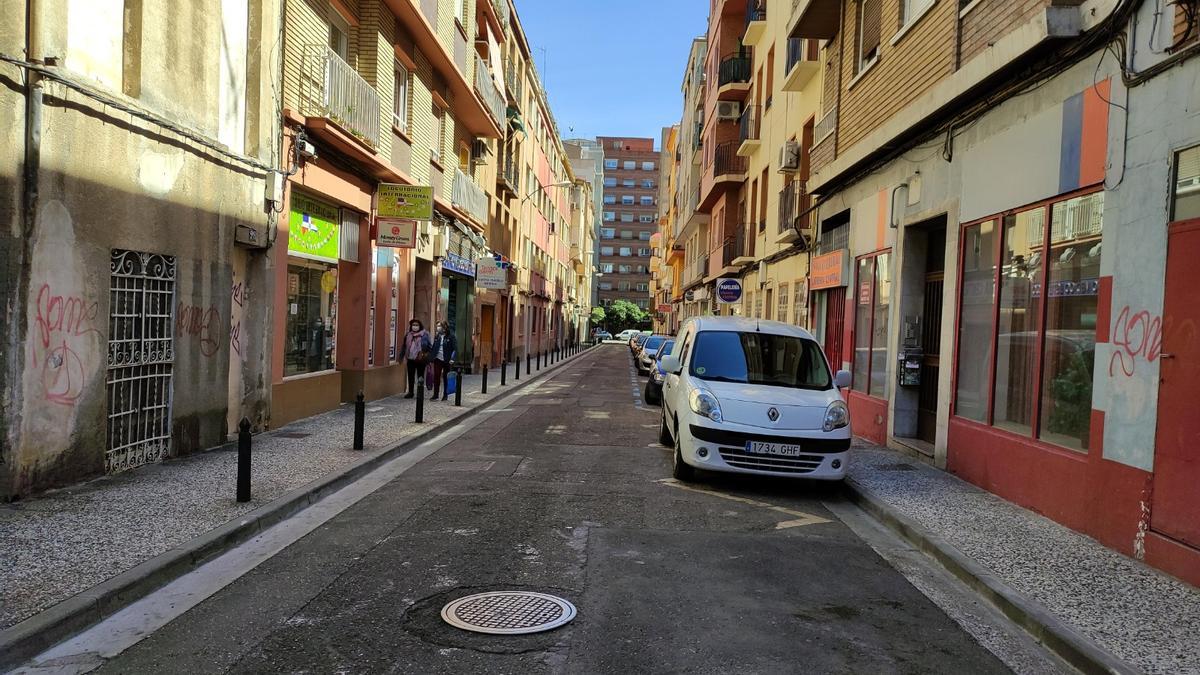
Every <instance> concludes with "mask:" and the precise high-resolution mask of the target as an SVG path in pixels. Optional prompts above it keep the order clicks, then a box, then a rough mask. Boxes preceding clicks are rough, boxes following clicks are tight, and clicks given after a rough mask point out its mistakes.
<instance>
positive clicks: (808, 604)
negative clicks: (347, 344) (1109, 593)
mask: <svg viewBox="0 0 1200 675" xmlns="http://www.w3.org/2000/svg"><path fill="white" fill-rule="evenodd" d="M633 377H634V376H633V375H632V368H631V367H630V365H629V358H628V354H627V350H626V349H625V348H624V347H621V346H605V347H603V348H601V349H598V350H596V351H595V352H593V353H590V354H587V355H585V356H584V357H582V358H581V359H580V360H579V361H578V362H576V363H574V364H570V365H569V366H568V367H566V368H564V369H563V370H562V371H561V372H559V373H558V374H556V375H555V376H554V377H551V378H548V379H547V380H546V381H544V382H541V383H539V384H538V385H537V386H535V387H531V388H530V389H528V390H526V392H524V394H523V396H521V397H520V398H516V399H515V401H516V402H515V403H510V402H506V401H505V400H501V402H500V403H499V404H497V405H498V406H506V407H496V408H495V409H494V410H493V412H491V413H490V414H484V415H482V416H480V418H479V419H481V420H482V421H481V422H478V423H477V424H475V425H474V426H473V427H472V428H470V429H469V430H467V431H466V432H465V433H462V434H461V435H459V436H458V437H457V438H456V439H455V440H453V441H452V442H450V443H448V444H445V445H444V446H443V447H441V448H440V449H438V450H436V451H434V452H432V454H430V455H429V456H428V457H427V458H425V459H424V460H422V461H420V462H419V463H416V464H415V465H413V466H412V467H411V468H410V469H408V470H407V471H405V472H403V473H401V474H400V475H399V476H398V477H396V478H395V479H393V480H390V481H389V482H387V483H385V484H383V485H382V487H380V488H379V489H377V490H374V491H373V492H371V493H370V494H367V495H366V496H365V497H363V498H362V499H361V500H360V501H358V502H357V503H356V504H354V505H353V506H351V507H349V508H347V509H345V510H344V511H342V512H341V513H339V514H337V515H336V516H334V517H333V518H331V519H329V520H328V521H326V522H324V524H322V525H320V526H319V527H318V528H316V529H315V530H313V531H312V532H311V533H309V534H307V536H304V537H303V538H301V539H299V540H298V541H296V542H295V543H294V544H292V545H290V546H287V547H286V548H284V549H283V550H282V551H281V552H279V553H278V554H277V555H274V556H272V557H270V558H269V559H267V560H266V561H265V562H262V564H259V565H258V566H257V567H255V568H254V569H252V570H251V571H249V572H248V573H246V574H244V575H243V576H241V577H240V578H238V579H237V580H236V581H234V582H233V583H231V584H229V585H227V586H225V587H224V588H223V589H221V590H220V591H219V592H216V593H215V594H214V595H212V596H211V597H209V598H208V599H207V600H205V601H203V602H201V603H200V604H198V605H197V606H196V607H194V608H193V609H192V610H190V611H188V612H186V613H184V614H183V615H182V616H179V617H178V618H175V619H174V620H173V621H170V622H169V623H167V624H166V625H165V626H163V627H161V628H160V629H158V630H156V631H155V632H153V634H151V635H149V636H148V637H146V638H145V639H143V640H141V641H140V642H137V643H136V644H135V645H133V646H132V647H130V648H129V649H127V650H125V651H124V652H123V653H121V654H119V655H117V656H116V658H113V659H111V660H108V661H107V662H106V663H105V664H104V666H103V668H102V669H101V671H100V672H114V673H117V672H122V673H126V672H158V673H163V672H180V673H182V672H188V673H202V672H204V673H207V672H238V673H252V672H403V673H433V672H455V673H462V672H491V673H501V672H505V673H536V672H573V673H631V672H714V673H715V672H739V673H779V672H885V673H892V672H912V673H915V672H944V673H963V672H972V673H987V672H1006V671H1007V669H1006V668H1005V666H1004V665H1003V664H1002V663H1001V662H1000V661H999V660H998V659H997V658H996V657H994V656H993V655H992V654H991V653H989V652H988V651H987V650H985V649H984V648H982V647H981V646H980V645H979V644H978V643H977V642H976V641H975V639H974V638H972V637H971V636H970V635H969V634H967V633H966V632H965V631H964V630H962V629H961V628H960V627H959V626H958V625H957V624H956V623H955V622H954V621H952V620H951V619H950V618H949V617H948V616H947V615H946V614H944V613H943V612H942V610H940V609H939V608H938V607H937V606H936V605H934V604H933V603H932V602H931V601H930V600H929V599H927V598H926V597H925V596H924V595H922V593H921V592H919V591H918V590H917V589H916V588H915V587H914V586H913V585H911V584H910V583H909V581H907V580H906V579H905V577H904V576H902V575H901V574H900V573H899V572H897V571H896V570H895V569H893V567H892V566H891V565H889V563H888V562H886V561H885V560H884V559H883V558H881V557H880V556H879V555H878V554H877V553H876V552H875V551H874V550H873V549H872V548H871V546H870V545H868V543H867V542H865V541H863V540H862V539H860V538H859V537H858V536H857V535H856V534H855V533H854V532H853V531H852V530H851V529H850V528H849V527H847V525H845V524H843V522H841V520H839V517H838V516H837V515H835V513H834V510H837V511H841V510H842V509H845V508H848V505H847V504H846V503H845V500H844V499H843V498H842V497H841V496H840V495H841V493H840V489H838V488H837V487H833V486H824V485H812V484H806V483H798V482H790V481H764V480H738V479H729V478H718V477H705V480H704V481H702V482H700V483H697V484H695V485H688V486H684V485H681V484H677V483H674V482H673V481H671V480H669V476H670V457H669V454H668V452H667V451H666V450H665V449H664V448H662V447H661V446H659V445H657V444H656V443H655V440H656V438H655V433H656V430H657V422H658V417H657V415H658V409H657V408H654V407H651V406H644V405H643V404H642V403H641V402H640V397H639V396H638V395H637V393H636V392H635V391H634V390H633V385H632V384H631V380H632V379H633ZM511 400H514V399H510V401H511ZM401 459H403V458H401ZM352 487H353V486H352ZM827 504H828V505H829V506H831V507H833V506H836V507H837V508H836V509H831V508H827V506H826V505H827ZM314 508H315V507H314ZM849 508H852V507H849ZM237 554H238V550H235V551H233V552H231V553H230V554H228V555H233V556H236V555H237ZM500 589H528V590H534V591H541V592H546V593H551V594H555V595H559V596H562V597H565V598H567V599H568V600H570V601H571V602H573V603H574V604H575V605H576V606H577V607H578V616H577V617H576V618H575V620H574V621H573V622H572V623H570V624H568V625H567V626H565V627H562V628H559V629H557V630H554V631H551V632H547V633H541V634H534V635H528V636H483V635H477V634H472V633H467V632H464V631H461V630H459V629H456V628H453V627H450V626H448V625H446V624H445V623H443V621H442V620H441V618H440V614H439V613H440V611H441V608H442V607H443V605H445V604H446V603H447V602H449V601H450V600H453V599H456V598H458V597H461V596H464V595H467V594H470V593H473V592H478V591H484V590H500ZM117 618H119V617H117ZM100 628H103V624H102V625H101V627H100ZM151 630H152V628H151ZM93 634H95V633H93ZM47 665H49V664H47Z"/></svg>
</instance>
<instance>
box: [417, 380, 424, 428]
mask: <svg viewBox="0 0 1200 675" xmlns="http://www.w3.org/2000/svg"><path fill="white" fill-rule="evenodd" d="M423 377H424V376H422V378H423ZM416 421H417V422H424V421H425V382H424V379H422V381H420V382H418V383H417V420H416Z"/></svg>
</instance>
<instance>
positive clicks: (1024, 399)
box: [954, 192, 1104, 450]
mask: <svg viewBox="0 0 1200 675" xmlns="http://www.w3.org/2000/svg"><path fill="white" fill-rule="evenodd" d="M1103 210H1104V193H1103V192H1095V193H1091V194H1087V195H1082V196H1076V197H1072V198H1070V199H1065V200H1060V201H1058V202H1055V203H1052V204H1049V205H1043V206H1038V207H1035V208H1032V209H1026V210H1024V211H1020V212H1017V213H1013V214H1008V215H1005V216H1003V218H1001V219H1000V220H999V221H997V220H995V219H993V220H987V221H984V222H981V223H978V224H973V225H969V226H967V227H965V228H963V236H962V246H963V251H962V260H963V263H962V277H961V281H960V283H961V287H960V290H959V294H960V298H961V300H960V307H959V317H960V319H959V335H958V340H959V344H958V354H957V363H958V375H957V378H956V380H957V382H956V387H955V402H954V412H955V414H956V415H957V416H959V417H964V418H967V419H972V420H975V421H978V422H982V423H985V424H991V425H993V426H996V427H999V428H1002V429H1006V430H1008V431H1012V432H1014V433H1019V434H1021V435H1025V436H1034V437H1037V438H1040V439H1042V440H1044V441H1047V442H1050V443H1053V444H1055V445H1059V446H1063V447H1067V448H1072V449H1075V450H1086V449H1087V447H1088V435H1089V433H1090V428H1091V408H1092V377H1093V371H1094V366H1095V343H1096V327H1097V326H1096V321H1097V314H1098V310H1099V288H1100V281H1099V279H1100V259H1101V236H1102V234H1103ZM997 222H999V223H1000V227H999V229H998V230H997V228H996V224H997ZM997 249H999V250H998V251H997ZM997 285H998V286H999V292H998V293H996V292H995V289H996V287H997ZM994 297H998V300H999V306H998V307H997V306H996V305H995V300H994V299H993V298H994ZM993 349H994V351H995V355H994V357H993V354H992V352H993ZM989 378H992V381H993V382H994V384H993V385H992V386H991V388H990V389H989V387H988V379H989ZM989 393H990V395H991V408H990V415H989V414H988V412H989V409H988V394H989Z"/></svg>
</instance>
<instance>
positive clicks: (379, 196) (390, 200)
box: [375, 183, 433, 220]
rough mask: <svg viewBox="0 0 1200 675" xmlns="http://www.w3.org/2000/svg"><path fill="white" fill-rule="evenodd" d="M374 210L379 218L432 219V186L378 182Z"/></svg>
mask: <svg viewBox="0 0 1200 675" xmlns="http://www.w3.org/2000/svg"><path fill="white" fill-rule="evenodd" d="M375 210H376V212H377V215H378V216H379V217H380V218H404V219H408V220H433V188H432V187H431V186H429V185H402V184H400V183H380V184H379V189H378V190H376V192H375Z"/></svg>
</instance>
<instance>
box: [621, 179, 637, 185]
mask: <svg viewBox="0 0 1200 675" xmlns="http://www.w3.org/2000/svg"><path fill="white" fill-rule="evenodd" d="M621 185H623V186H625V187H634V186H636V185H637V181H635V180H634V179H632V178H626V179H625V180H623V181H621Z"/></svg>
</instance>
